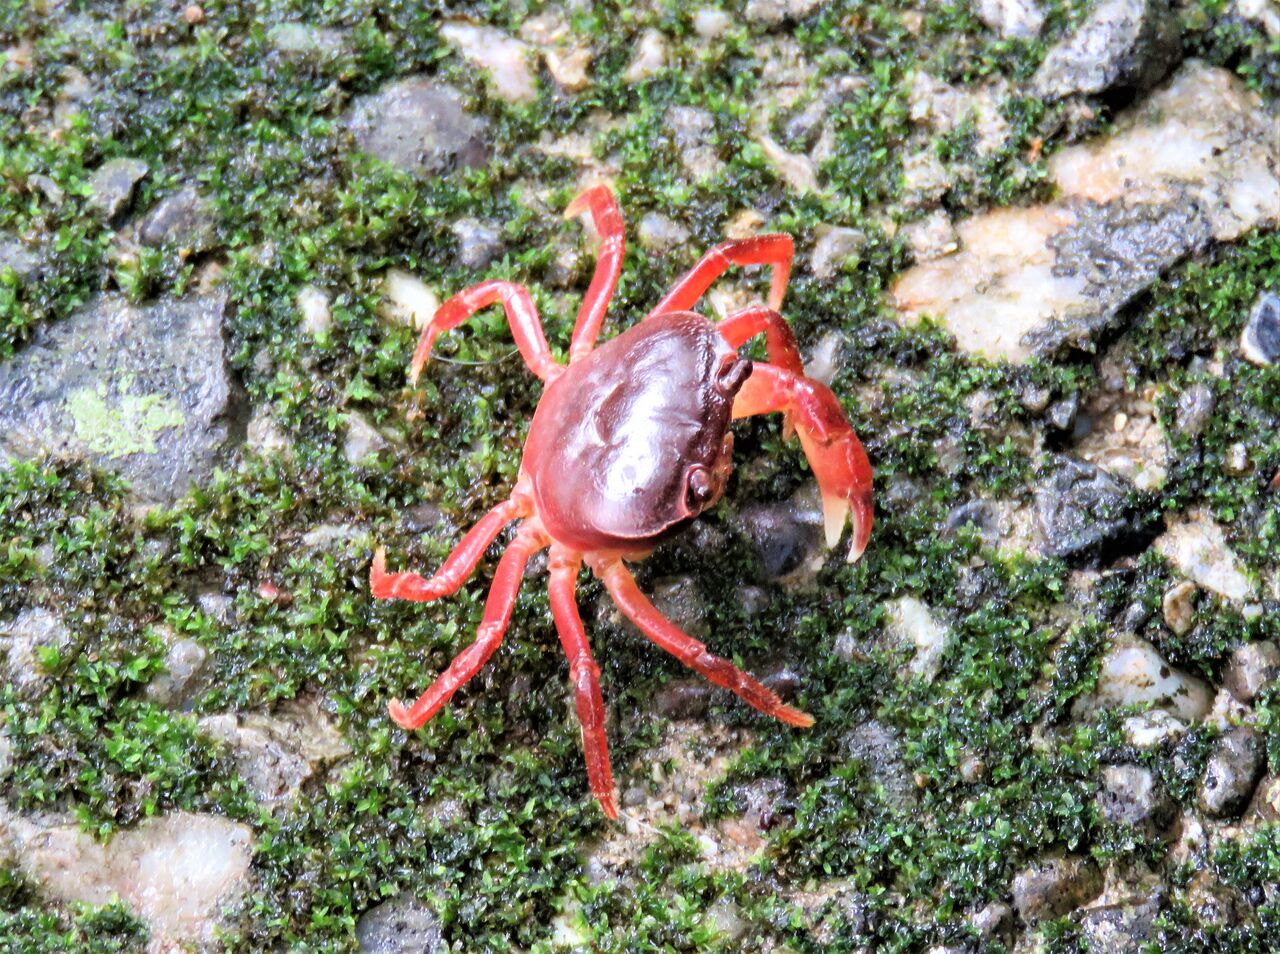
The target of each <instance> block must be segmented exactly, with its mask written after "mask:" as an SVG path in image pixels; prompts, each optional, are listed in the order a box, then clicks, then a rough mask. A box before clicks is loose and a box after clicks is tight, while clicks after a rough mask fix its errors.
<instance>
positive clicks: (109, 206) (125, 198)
mask: <svg viewBox="0 0 1280 954" xmlns="http://www.w3.org/2000/svg"><path fill="white" fill-rule="evenodd" d="M150 171H151V170H150V168H149V167H148V166H147V164H146V163H145V162H143V161H142V160H141V159H128V158H119V159H110V160H108V161H107V162H104V163H103V164H102V165H101V166H99V167H98V169H97V170H96V171H95V172H94V173H93V176H92V177H91V178H90V179H89V188H90V189H92V190H93V191H92V194H91V195H90V196H89V204H90V205H92V206H93V208H94V209H95V210H96V211H97V212H98V214H99V215H101V216H102V218H103V219H105V220H106V221H108V222H113V221H115V220H116V219H117V218H118V217H119V215H120V213H122V212H123V211H124V210H125V208H126V207H127V206H128V205H129V200H130V199H132V198H133V190H134V187H135V186H136V185H137V184H138V183H139V182H141V181H142V179H143V177H144V176H146V174H147V173H148V172H150Z"/></svg>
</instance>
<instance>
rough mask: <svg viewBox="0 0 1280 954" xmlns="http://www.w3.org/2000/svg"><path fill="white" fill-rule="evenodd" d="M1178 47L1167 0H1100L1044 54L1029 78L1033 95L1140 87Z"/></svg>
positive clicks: (1162, 70)
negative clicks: (1084, 17) (1087, 14)
mask: <svg viewBox="0 0 1280 954" xmlns="http://www.w3.org/2000/svg"><path fill="white" fill-rule="evenodd" d="M1181 52H1182V37H1181V30H1180V27H1179V22H1178V15H1177V13H1176V12H1175V11H1174V9H1173V6H1172V4H1171V3H1169V0H1103V2H1102V3H1099V4H1098V5H1097V6H1095V7H1094V8H1093V10H1092V11H1091V13H1090V14H1089V17H1088V18H1087V19H1086V20H1085V21H1084V23H1082V24H1081V25H1080V26H1079V28H1078V29H1076V31H1075V32H1074V33H1072V34H1071V35H1070V36H1068V37H1067V38H1066V39H1064V40H1063V41H1062V42H1061V43H1059V44H1058V45H1057V46H1055V47H1053V48H1052V49H1051V50H1049V52H1048V53H1047V54H1046V55H1045V58H1044V61H1043V62H1042V63H1041V64H1040V68H1039V69H1038V70H1037V71H1036V74H1035V76H1034V77H1033V78H1032V81H1031V86H1032V89H1033V90H1034V91H1035V93H1036V94H1037V95H1040V96H1046V97H1049V98H1053V99H1058V98H1061V97H1064V96H1070V95H1072V94H1074V93H1086V94H1093V93H1101V92H1104V91H1106V90H1120V91H1125V92H1141V91H1143V90H1146V89H1150V88H1151V87H1152V86H1154V85H1155V84H1156V83H1158V82H1160V80H1162V79H1163V78H1164V77H1165V76H1166V75H1167V74H1168V72H1169V70H1170V69H1172V67H1173V66H1174V64H1175V63H1177V61H1178V58H1179V56H1180V54H1181Z"/></svg>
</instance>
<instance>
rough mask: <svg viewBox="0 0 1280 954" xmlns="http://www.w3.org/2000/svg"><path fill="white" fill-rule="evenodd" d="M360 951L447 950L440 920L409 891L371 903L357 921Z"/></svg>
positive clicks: (428, 953)
mask: <svg viewBox="0 0 1280 954" xmlns="http://www.w3.org/2000/svg"><path fill="white" fill-rule="evenodd" d="M356 940H357V941H359V942H360V954H436V952H437V951H443V950H447V946H446V945H445V943H444V941H443V939H442V938H441V932H440V919H439V918H438V917H437V916H436V913H435V912H434V911H432V910H431V908H429V907H428V906H427V905H425V904H423V903H422V902H421V901H419V900H418V899H417V898H415V897H414V896H413V895H411V894H397V895H395V896H393V897H391V898H389V899H388V900H386V901H383V902H382V903H380V904H376V905H374V906H373V907H372V908H370V909H369V910H367V911H365V913H364V914H362V915H360V920H359V921H357V922H356Z"/></svg>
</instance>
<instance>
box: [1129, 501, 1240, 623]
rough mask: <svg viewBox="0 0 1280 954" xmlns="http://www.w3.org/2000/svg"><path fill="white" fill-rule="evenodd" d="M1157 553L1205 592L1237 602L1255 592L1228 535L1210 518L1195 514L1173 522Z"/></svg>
mask: <svg viewBox="0 0 1280 954" xmlns="http://www.w3.org/2000/svg"><path fill="white" fill-rule="evenodd" d="M1154 546H1155V548H1156V550H1157V552H1159V553H1160V555H1161V556H1163V557H1164V558H1165V559H1166V560H1168V561H1169V562H1170V563H1172V564H1173V565H1174V566H1175V567H1177V568H1178V570H1179V571H1181V572H1182V573H1183V574H1184V575H1185V576H1187V577H1189V578H1190V579H1192V580H1194V581H1195V582H1196V583H1198V584H1200V586H1202V587H1204V588H1205V589H1206V590H1211V591H1212V592H1214V593H1217V594H1218V595H1219V596H1222V597H1225V598H1226V599H1229V600H1233V601H1236V602H1242V601H1244V600H1245V599H1247V598H1248V597H1249V595H1250V594H1251V593H1252V592H1253V584H1252V583H1250V582H1249V578H1248V577H1247V576H1245V574H1244V570H1243V568H1242V566H1241V564H1240V560H1239V558H1237V557H1236V555H1235V554H1234V553H1233V552H1232V551H1231V548H1230V547H1229V546H1227V538H1226V535H1225V534H1224V533H1223V532H1222V528H1221V527H1219V526H1218V525H1217V524H1216V523H1214V522H1213V520H1212V519H1211V518H1210V517H1209V515H1208V514H1206V513H1204V512H1203V511H1194V512H1192V513H1190V514H1187V515H1186V516H1185V517H1182V518H1179V519H1176V520H1174V521H1173V522H1172V523H1171V524H1170V526H1169V528H1168V530H1166V531H1165V532H1164V533H1163V534H1162V535H1161V536H1160V537H1158V538H1157V539H1156V542H1155V544H1154Z"/></svg>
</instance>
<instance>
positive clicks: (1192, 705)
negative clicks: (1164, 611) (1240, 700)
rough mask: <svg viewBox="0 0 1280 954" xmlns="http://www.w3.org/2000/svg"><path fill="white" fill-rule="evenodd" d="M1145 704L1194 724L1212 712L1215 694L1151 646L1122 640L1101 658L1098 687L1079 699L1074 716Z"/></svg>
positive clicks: (1130, 639) (1128, 638)
mask: <svg viewBox="0 0 1280 954" xmlns="http://www.w3.org/2000/svg"><path fill="white" fill-rule="evenodd" d="M1143 704H1149V705H1152V706H1155V707H1159V708H1163V709H1166V710H1168V712H1169V713H1171V714H1172V715H1173V716H1175V717H1177V718H1178V719H1182V720H1185V721H1188V722H1192V721H1195V720H1196V719H1201V718H1203V717H1204V716H1205V715H1206V714H1207V713H1208V712H1209V709H1210V707H1211V706H1212V704H1213V694H1212V693H1211V692H1210V690H1209V687H1208V686H1207V685H1206V684H1205V683H1204V682H1203V681H1202V680H1200V679H1197V678H1196V677H1194V676H1191V675H1188V674H1187V673H1184V672H1182V671H1181V670H1179V669H1175V668H1173V667H1172V666H1170V665H1169V663H1168V662H1166V661H1165V660H1164V658H1163V657H1161V655H1160V654H1159V653H1158V652H1156V650H1155V647H1153V646H1152V645H1151V644H1150V643H1147V642H1145V641H1143V640H1140V639H1135V638H1133V637H1121V638H1120V639H1118V640H1116V642H1115V643H1114V644H1113V645H1112V646H1111V648H1110V649H1108V650H1107V652H1106V653H1105V654H1104V655H1103V657H1102V661H1101V664H1100V666H1099V671H1098V684H1097V687H1096V688H1095V689H1094V691H1093V692H1092V693H1091V694H1089V695H1088V696H1082V697H1080V698H1079V699H1077V700H1076V702H1075V705H1074V706H1073V707H1072V713H1073V714H1074V715H1075V716H1076V717H1077V718H1081V717H1088V716H1090V715H1092V714H1093V713H1095V712H1098V711H1099V710H1102V709H1108V708H1112V707H1116V706H1128V705H1143Z"/></svg>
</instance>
